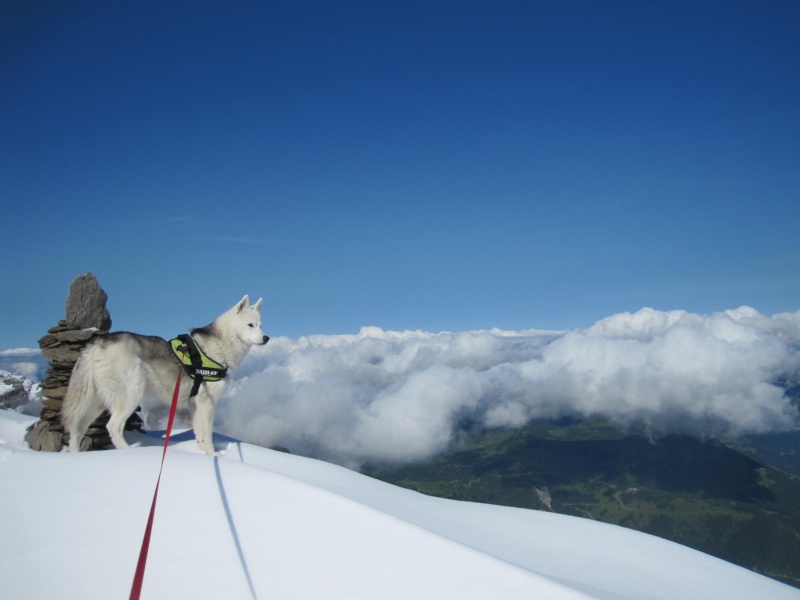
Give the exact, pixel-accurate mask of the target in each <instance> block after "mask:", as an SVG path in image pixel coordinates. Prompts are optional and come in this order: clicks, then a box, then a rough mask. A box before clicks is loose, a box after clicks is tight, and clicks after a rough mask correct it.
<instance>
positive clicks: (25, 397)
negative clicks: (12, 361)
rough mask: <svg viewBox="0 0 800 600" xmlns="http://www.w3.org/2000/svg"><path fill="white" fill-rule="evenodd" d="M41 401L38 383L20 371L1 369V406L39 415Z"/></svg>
mask: <svg viewBox="0 0 800 600" xmlns="http://www.w3.org/2000/svg"><path fill="white" fill-rule="evenodd" d="M40 401H41V392H40V390H39V386H38V384H36V383H35V382H33V381H32V380H30V379H28V378H27V377H24V376H23V375H20V374H19V373H9V372H8V371H3V370H0V408H5V409H10V410H15V411H18V412H22V413H25V414H28V415H38V414H39V411H40V410H41V408H42V407H41V404H40Z"/></svg>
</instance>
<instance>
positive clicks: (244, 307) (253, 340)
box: [231, 296, 269, 346]
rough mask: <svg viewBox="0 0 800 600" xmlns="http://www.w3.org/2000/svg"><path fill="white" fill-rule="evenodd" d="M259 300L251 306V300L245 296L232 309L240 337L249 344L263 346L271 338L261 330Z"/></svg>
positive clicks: (260, 299)
mask: <svg viewBox="0 0 800 600" xmlns="http://www.w3.org/2000/svg"><path fill="white" fill-rule="evenodd" d="M262 302H263V298H259V299H258V302H256V303H255V304H252V305H251V304H250V298H248V297H247V296H245V297H244V298H242V299H241V300H239V302H238V303H237V304H236V306H234V307H233V308H232V309H231V313H232V314H233V316H234V321H235V323H236V325H235V330H236V334H237V335H238V337H239V338H240V339H242V340H244V341H245V342H247V343H248V344H254V345H259V346H263V345H264V344H266V343H267V342H268V341H269V337H268V336H266V335H264V332H263V331H262V330H261V303H262Z"/></svg>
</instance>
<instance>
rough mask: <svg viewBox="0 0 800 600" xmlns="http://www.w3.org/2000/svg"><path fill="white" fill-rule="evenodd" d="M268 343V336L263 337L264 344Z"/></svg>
mask: <svg viewBox="0 0 800 600" xmlns="http://www.w3.org/2000/svg"><path fill="white" fill-rule="evenodd" d="M268 341H269V336H268V335H265V336H264V343H265V344H266V343H267V342H268Z"/></svg>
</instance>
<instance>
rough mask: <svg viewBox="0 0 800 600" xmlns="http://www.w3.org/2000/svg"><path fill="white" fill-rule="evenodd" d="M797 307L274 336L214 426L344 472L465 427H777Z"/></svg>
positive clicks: (411, 455) (784, 407) (798, 319)
mask: <svg viewBox="0 0 800 600" xmlns="http://www.w3.org/2000/svg"><path fill="white" fill-rule="evenodd" d="M798 348H800V311H798V312H796V313H783V314H779V315H775V316H773V317H771V318H768V317H765V316H763V315H761V314H759V313H758V312H756V311H755V310H753V309H751V308H748V307H742V308H739V309H736V310H730V311H725V312H720V313H714V314H712V315H698V314H692V313H687V312H685V311H670V312H661V311H656V310H652V309H648V308H645V309H642V310H640V311H639V312H636V313H634V314H630V313H623V314H618V315H615V316H612V317H609V318H607V319H604V320H602V321H600V322H598V323H596V324H595V325H594V326H592V327H590V328H589V329H585V330H576V331H568V332H544V331H520V332H508V331H499V330H491V331H470V332H463V333H447V332H445V333H438V334H432V333H425V332H421V331H415V332H393V331H383V330H381V329H378V328H371V327H370V328H364V329H362V330H361V331H360V332H359V333H358V334H357V335H339V336H310V337H303V338H300V339H298V340H292V339H289V338H273V339H272V341H271V342H270V344H269V345H268V346H266V347H265V348H259V349H257V350H254V351H253V352H251V355H250V356H249V357H248V359H247V361H246V362H245V364H244V366H243V368H242V370H240V371H239V373H238V374H237V379H236V380H235V381H234V384H233V385H232V387H231V389H230V392H229V394H228V398H227V399H226V400H224V401H223V402H222V403H221V404H220V407H219V411H218V428H219V429H220V430H221V431H223V432H225V433H227V434H229V435H232V436H235V437H238V438H240V439H243V440H246V441H250V442H254V443H258V444H262V445H267V446H270V445H276V444H277V445H282V446H286V447H288V448H290V449H291V450H292V451H293V452H297V453H300V454H305V455H310V456H317V457H320V458H324V459H326V460H331V461H334V462H338V463H340V464H344V465H347V466H351V467H358V466H359V465H360V464H362V463H363V462H365V461H367V460H371V461H400V462H403V461H414V460H421V459H425V458H429V457H431V456H434V455H435V454H437V453H439V452H442V451H444V450H446V449H447V448H448V447H450V446H451V445H452V443H453V442H454V440H456V439H457V437H458V435H459V432H460V430H461V429H460V428H461V427H462V426H463V425H464V424H465V423H473V424H474V423H477V424H479V425H485V426H488V427H521V426H523V425H525V424H526V423H527V422H529V421H530V420H531V419H535V418H557V417H563V416H577V417H605V418H608V419H610V420H612V421H613V422H615V423H617V424H619V425H622V426H625V425H630V424H644V425H646V426H648V427H650V428H652V429H653V430H656V431H685V432H695V433H702V434H712V435H739V434H747V433H766V432H772V431H785V430H788V429H792V428H793V427H796V426H797V424H798V411H797V409H796V407H794V406H793V405H792V404H791V402H790V401H789V399H788V398H787V397H786V396H785V395H784V393H783V389H782V388H781V387H779V386H778V385H776V382H778V381H779V380H781V379H785V378H789V379H796V378H797V375H798V369H800V352H798Z"/></svg>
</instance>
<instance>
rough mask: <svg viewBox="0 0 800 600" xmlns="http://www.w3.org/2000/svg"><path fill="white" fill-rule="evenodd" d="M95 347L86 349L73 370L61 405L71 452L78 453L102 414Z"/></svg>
mask: <svg viewBox="0 0 800 600" xmlns="http://www.w3.org/2000/svg"><path fill="white" fill-rule="evenodd" d="M93 349H94V348H93V346H89V347H88V348H86V349H85V350H84V351H83V352H82V353H81V355H80V357H79V358H78V362H76V363H75V367H74V368H73V369H72V376H71V377H70V380H69V387H68V388H67V395H66V396H65V398H64V402H63V404H62V405H61V423H62V424H63V425H64V431H66V432H67V433H69V450H70V452H78V451H80V449H81V440H82V439H83V436H84V434H85V433H86V430H87V429H89V425H91V423H92V421H94V420H95V419H96V418H97V417H98V416H99V415H100V413H101V412H102V410H103V408H102V404H101V401H100V398H99V397H98V395H97V386H96V385H95V380H94V372H93V364H94V362H95V361H94V360H93V357H92V350H93Z"/></svg>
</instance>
